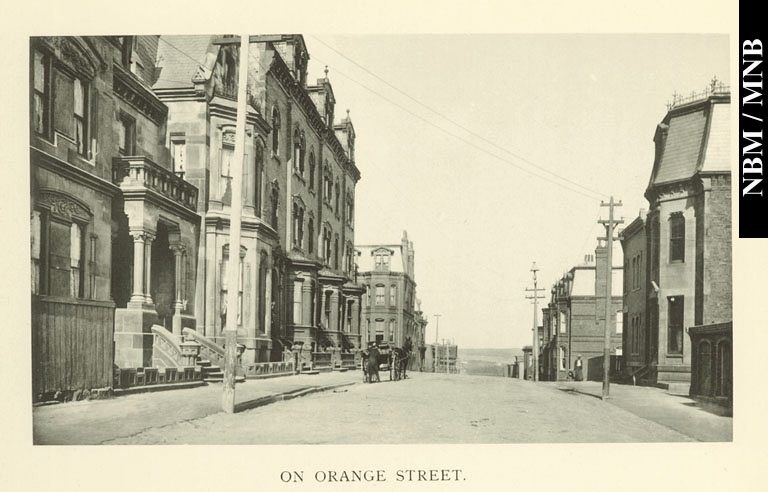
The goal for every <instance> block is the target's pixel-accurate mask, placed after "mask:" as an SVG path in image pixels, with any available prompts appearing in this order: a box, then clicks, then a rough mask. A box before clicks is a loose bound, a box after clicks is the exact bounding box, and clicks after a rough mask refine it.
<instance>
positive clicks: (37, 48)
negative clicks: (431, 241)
mask: <svg viewBox="0 0 768 492" xmlns="http://www.w3.org/2000/svg"><path fill="white" fill-rule="evenodd" d="M308 60H309V54H308V53H307V50H306V46H305V45H304V40H303V38H302V36H300V35H274V36H251V38H250V49H249V67H248V70H249V73H248V88H247V93H248V104H247V106H248V110H247V116H246V145H245V151H244V154H245V155H244V157H245V159H244V166H243V193H242V199H243V203H242V216H241V219H242V233H241V234H242V237H241V248H240V251H239V252H237V257H238V261H237V263H236V265H237V266H232V265H235V262H234V260H233V261H232V262H230V257H234V255H235V253H234V252H231V251H230V250H229V220H230V213H231V201H232V189H231V186H232V176H231V173H230V162H231V161H232V159H233V152H234V132H235V120H236V94H237V72H238V70H239V41H238V40H236V39H235V38H232V37H227V36H169V37H166V36H162V37H161V36H91V37H41V38H33V39H32V40H31V45H30V122H31V132H30V134H31V137H30V139H31V140H30V149H31V150H30V153H31V154H30V165H31V178H32V179H31V183H32V186H31V190H30V224H31V291H32V320H33V375H34V380H35V382H34V383H33V390H34V393H35V395H36V397H38V396H39V397H43V395H44V394H47V393H52V392H61V391H69V392H71V391H73V390H75V389H88V388H97V387H109V386H111V385H112V383H113V364H114V366H116V367H118V368H133V369H134V370H136V368H146V367H151V366H158V365H159V366H163V365H168V364H171V365H172V364H174V357H173V356H174V355H175V356H176V359H175V361H176V362H178V359H180V350H181V348H180V344H182V343H183V342H184V338H183V337H184V335H185V334H188V333H192V334H193V335H194V337H198V338H197V339H198V340H202V341H204V342H205V343H204V344H203V349H204V350H205V347H209V348H210V349H211V350H213V352H216V350H215V349H216V348H217V344H218V346H219V347H218V348H221V347H220V345H222V344H223V337H222V329H223V320H224V319H225V315H226V312H227V309H228V306H227V305H226V302H225V299H226V297H227V296H226V291H227V284H226V282H224V279H225V278H226V271H227V269H228V268H233V267H234V268H238V269H239V272H240V279H241V280H240V285H239V290H240V292H239V296H238V297H239V301H238V305H237V306H236V307H235V309H237V312H238V316H237V320H238V332H237V336H238V342H239V343H240V344H242V346H243V354H242V356H241V362H242V363H243V364H247V363H260V362H270V361H281V360H284V359H286V358H287V357H290V358H291V360H293V361H295V362H296V363H302V364H303V363H304V362H307V363H308V364H309V365H310V366H311V365H312V364H313V360H314V358H315V354H318V353H321V352H322V351H324V350H325V349H329V348H332V349H334V350H336V351H337V352H340V351H346V352H351V351H354V350H356V349H359V348H360V346H361V336H360V296H361V294H362V292H363V290H362V288H361V287H360V286H358V285H357V283H356V282H355V275H354V273H355V268H354V247H353V246H352V245H353V244H354V201H355V185H356V183H357V181H358V180H359V179H360V173H359V171H358V168H357V166H356V165H355V161H354V146H355V131H354V127H353V125H352V121H351V119H350V117H349V114H347V115H346V117H345V118H342V119H341V120H340V121H338V120H337V119H336V118H334V105H335V96H334V94H333V90H332V87H331V84H330V82H329V80H328V76H327V72H326V74H325V77H324V78H323V79H319V80H318V81H317V83H316V84H315V85H308V83H307V64H308ZM297 348H302V349H303V350H301V358H302V359H306V361H304V360H302V361H299V360H298V359H297V358H296V355H295V351H296V349H297ZM168 350H170V351H171V352H173V353H172V354H170V356H169V352H168ZM174 350H175V352H174ZM291 350H293V353H291V354H290V355H289V354H288V353H289V351H291ZM169 357H170V358H169ZM323 358H324V357H323ZM185 360H186V359H185Z"/></svg>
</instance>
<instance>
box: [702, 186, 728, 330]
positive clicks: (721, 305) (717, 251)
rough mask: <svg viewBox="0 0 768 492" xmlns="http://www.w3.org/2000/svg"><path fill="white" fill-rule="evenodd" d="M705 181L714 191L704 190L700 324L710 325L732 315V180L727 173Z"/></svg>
mask: <svg viewBox="0 0 768 492" xmlns="http://www.w3.org/2000/svg"><path fill="white" fill-rule="evenodd" d="M704 180H705V187H706V181H709V184H710V186H711V191H710V192H708V193H706V192H705V198H704V238H703V239H704V244H703V245H702V249H703V264H704V271H703V278H702V279H701V281H702V282H703V286H702V287H703V288H702V294H703V307H702V319H701V321H700V323H706V324H710V323H721V322H726V321H730V320H731V319H732V318H733V308H732V302H733V294H732V289H733V284H732V259H731V255H732V251H731V179H730V176H729V175H724V176H714V177H712V178H709V179H708V178H704ZM698 280H699V279H697V281H698ZM697 324H698V323H697Z"/></svg>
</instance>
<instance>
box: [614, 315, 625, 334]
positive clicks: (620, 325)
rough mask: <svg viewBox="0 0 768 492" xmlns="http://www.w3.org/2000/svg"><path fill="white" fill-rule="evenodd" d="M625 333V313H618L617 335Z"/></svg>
mask: <svg viewBox="0 0 768 492" xmlns="http://www.w3.org/2000/svg"><path fill="white" fill-rule="evenodd" d="M622 333H624V313H622V312H621V311H616V334H617V335H621V334H622Z"/></svg>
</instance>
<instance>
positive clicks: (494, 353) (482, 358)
mask: <svg viewBox="0 0 768 492" xmlns="http://www.w3.org/2000/svg"><path fill="white" fill-rule="evenodd" d="M515 356H517V358H518V360H522V357H523V350H522V349H519V348H487V349H463V348H461V347H459V359H461V360H465V361H479V362H500V363H504V364H509V363H511V362H514V361H515Z"/></svg>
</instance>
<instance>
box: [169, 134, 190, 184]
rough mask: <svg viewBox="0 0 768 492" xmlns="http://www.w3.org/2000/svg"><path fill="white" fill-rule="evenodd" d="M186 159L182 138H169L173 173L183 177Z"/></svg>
mask: <svg viewBox="0 0 768 492" xmlns="http://www.w3.org/2000/svg"><path fill="white" fill-rule="evenodd" d="M186 158H187V149H186V141H185V140H184V137H171V159H172V160H173V172H175V173H176V174H177V175H179V176H182V177H183V176H184V170H185V161H186Z"/></svg>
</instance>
